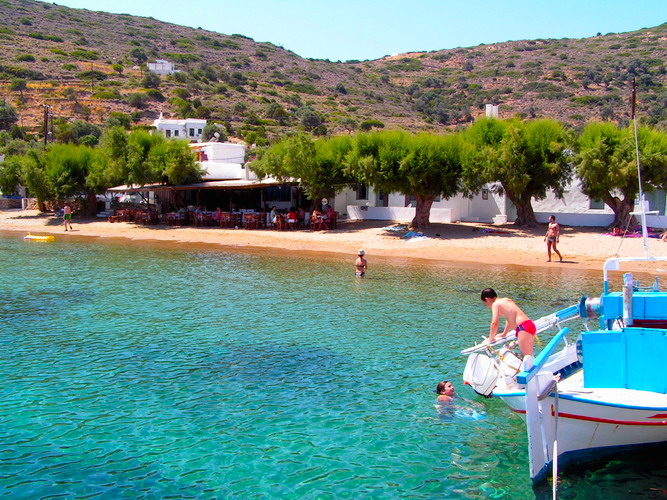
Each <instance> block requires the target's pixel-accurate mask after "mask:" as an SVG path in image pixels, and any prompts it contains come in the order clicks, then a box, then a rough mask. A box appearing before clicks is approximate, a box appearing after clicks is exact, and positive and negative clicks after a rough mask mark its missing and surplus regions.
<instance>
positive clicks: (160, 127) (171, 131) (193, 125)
mask: <svg viewBox="0 0 667 500" xmlns="http://www.w3.org/2000/svg"><path fill="white" fill-rule="evenodd" d="M153 126H154V127H155V129H156V130H157V131H158V132H159V133H161V134H162V135H164V136H165V137H167V138H168V139H171V138H174V139H186V140H188V141H190V142H201V140H202V135H203V133H204V127H205V126H206V120H202V119H199V118H186V119H184V120H167V119H165V118H163V117H162V113H160V118H158V119H157V120H153Z"/></svg>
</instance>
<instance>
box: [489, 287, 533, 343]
mask: <svg viewBox="0 0 667 500" xmlns="http://www.w3.org/2000/svg"><path fill="white" fill-rule="evenodd" d="M481 299H482V302H483V303H484V305H485V306H486V307H488V308H489V309H491V327H490V328H489V338H488V339H487V340H486V342H487V343H489V344H491V343H493V342H494V341H495V339H496V336H497V337H504V336H505V335H507V334H508V333H509V332H510V330H515V331H516V337H517V339H518V341H519V349H521V354H523V355H524V356H528V355H530V356H532V355H533V344H534V343H535V335H536V334H537V328H536V326H535V323H533V321H532V320H531V319H530V318H528V316H527V315H526V313H524V312H523V311H522V310H521V309H520V308H519V306H517V305H516V304H515V303H514V301H513V300H512V299H510V298H507V297H503V298H498V294H496V292H495V290H494V289H493V288H485V289H484V290H482V294H481ZM501 316H502V317H503V318H505V329H504V330H503V332H502V333H501V334H499V335H498V326H499V324H500V317H501Z"/></svg>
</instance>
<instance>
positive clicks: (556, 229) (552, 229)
mask: <svg viewBox="0 0 667 500" xmlns="http://www.w3.org/2000/svg"><path fill="white" fill-rule="evenodd" d="M544 241H546V242H547V255H548V257H549V259H548V260H547V262H551V248H552V247H553V249H554V252H556V253H557V254H558V258H559V259H560V262H563V256H562V255H561V254H560V252H559V251H558V248H556V245H557V244H558V242H559V241H560V224H558V222H556V216H555V215H552V216H551V217H549V225H548V226H547V234H545V235H544Z"/></svg>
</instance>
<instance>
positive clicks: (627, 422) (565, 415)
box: [512, 408, 667, 426]
mask: <svg viewBox="0 0 667 500" xmlns="http://www.w3.org/2000/svg"><path fill="white" fill-rule="evenodd" d="M512 411H513V412H515V413H522V414H525V413H526V410H515V409H514V408H512ZM551 416H552V417H554V416H556V413H555V412H554V411H553V408H552V409H551ZM558 416H559V417H562V418H571V419H574V420H586V421H588V422H601V423H603V424H614V425H649V426H656V425H667V421H665V420H663V421H662V422H638V421H634V420H612V419H609V418H598V417H587V416H585V415H573V414H572V413H563V412H558ZM664 417H667V414H662V413H659V414H657V415H654V416H652V417H648V418H664Z"/></svg>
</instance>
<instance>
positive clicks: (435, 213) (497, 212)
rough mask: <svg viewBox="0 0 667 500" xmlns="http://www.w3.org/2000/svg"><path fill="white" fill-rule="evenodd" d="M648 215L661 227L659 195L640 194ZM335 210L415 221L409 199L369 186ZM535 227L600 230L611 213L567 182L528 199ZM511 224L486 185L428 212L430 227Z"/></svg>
mask: <svg viewBox="0 0 667 500" xmlns="http://www.w3.org/2000/svg"><path fill="white" fill-rule="evenodd" d="M645 196H646V199H647V200H648V201H649V207H650V209H651V210H657V211H658V214H657V215H649V216H648V217H647V223H648V225H649V226H651V227H663V228H664V227H667V217H665V215H666V213H665V207H666V205H667V196H666V193H665V191H660V190H657V191H651V192H647V193H645ZM334 203H335V207H336V209H337V210H338V211H339V212H340V213H341V214H344V213H345V214H347V216H348V218H350V219H360V220H387V221H394V222H410V221H411V220H412V219H413V218H414V216H415V208H414V207H415V206H416V201H415V200H414V198H410V197H408V196H405V195H402V194H399V193H388V194H387V193H383V192H381V191H377V190H374V189H373V188H372V187H371V186H366V185H364V184H360V185H358V187H357V188H356V189H346V190H344V191H343V192H341V193H339V194H337V195H336V198H335V202H334ZM532 206H533V210H534V212H535V217H536V218H537V221H538V222H541V223H546V222H547V221H548V220H549V216H550V215H555V216H556V219H557V220H558V222H559V223H561V224H563V225H567V226H597V227H604V226H608V225H610V224H611V223H612V222H613V221H614V213H613V211H612V210H611V209H610V208H609V207H608V206H607V205H606V204H604V202H602V201H601V200H593V199H591V198H590V197H588V196H587V195H585V194H584V193H582V191H581V188H580V185H579V181H578V180H575V181H574V182H573V183H571V184H570V185H569V186H568V187H567V188H566V189H565V193H564V194H563V199H561V200H559V199H557V198H556V197H555V196H554V195H553V193H550V194H548V195H547V197H546V198H545V199H544V200H540V201H537V200H535V199H533V200H532ZM515 219H516V208H515V207H514V205H513V204H512V202H511V201H510V200H509V199H508V198H507V197H506V196H504V195H499V194H496V193H494V192H493V189H492V186H491V185H489V186H488V187H487V188H486V189H482V190H481V192H480V193H478V194H477V195H476V196H474V197H473V198H465V197H463V196H462V195H457V196H454V197H452V198H450V199H449V200H445V199H441V198H437V199H436V201H435V202H434V203H433V206H432V208H431V217H430V221H431V222H457V221H463V222H485V223H495V224H505V223H512V222H513V221H514V220H515Z"/></svg>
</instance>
